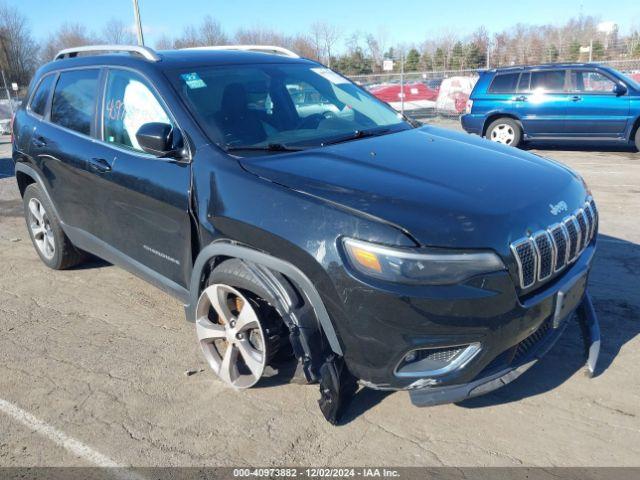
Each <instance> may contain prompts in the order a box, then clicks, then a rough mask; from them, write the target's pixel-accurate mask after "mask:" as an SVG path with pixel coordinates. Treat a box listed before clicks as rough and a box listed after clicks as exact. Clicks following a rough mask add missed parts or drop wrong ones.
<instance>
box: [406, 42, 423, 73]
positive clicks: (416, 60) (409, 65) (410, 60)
mask: <svg viewBox="0 0 640 480" xmlns="http://www.w3.org/2000/svg"><path fill="white" fill-rule="evenodd" d="M419 67H420V52H418V50H416V49H415V48H412V49H411V50H409V53H407V58H406V59H405V62H404V69H405V71H407V72H416V71H418V68H419Z"/></svg>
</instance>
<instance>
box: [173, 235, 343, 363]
mask: <svg viewBox="0 0 640 480" xmlns="http://www.w3.org/2000/svg"><path fill="white" fill-rule="evenodd" d="M220 256H222V257H232V258H239V259H241V260H245V261H247V262H252V263H255V264H257V265H262V266H264V267H266V268H268V269H271V270H273V271H275V272H278V273H280V274H282V275H284V276H285V277H287V278H288V279H289V280H291V281H292V282H293V283H294V284H295V285H296V287H298V289H299V290H300V293H301V294H302V295H304V296H305V299H306V300H307V301H308V302H309V304H310V305H311V307H312V308H313V311H314V313H315V315H316V318H317V319H318V322H319V324H320V327H321V328H322V331H323V333H324V335H325V337H326V339H327V341H328V342H329V346H330V347H331V350H333V352H335V353H336V354H338V355H343V353H342V347H341V345H340V342H339V340H338V336H337V334H336V331H335V329H334V327H333V324H332V323H331V319H330V318H329V313H328V312H327V309H326V308H325V306H324V303H323V301H322V298H321V297H320V294H319V293H318V291H317V290H316V288H315V286H314V285H313V283H312V282H311V280H309V278H308V277H307V276H306V275H305V274H304V273H303V272H302V271H301V270H300V269H299V268H298V267H296V266H295V265H293V264H291V263H289V262H286V261H284V260H281V259H279V258H276V257H273V256H271V255H269V254H267V253H264V252H260V251H258V250H254V249H252V248H249V247H246V246H243V245H239V244H237V243H231V242H228V241H217V242H213V243H211V244H210V245H208V246H206V247H205V248H203V249H202V250H201V251H200V253H199V254H198V257H197V258H196V261H195V264H194V266H193V271H192V273H191V281H190V285H189V303H188V304H187V305H185V311H186V314H187V320H189V321H194V320H195V308H196V305H197V304H198V298H199V296H200V287H201V285H202V276H203V273H204V271H205V267H206V265H207V263H208V262H210V261H211V260H212V259H214V258H216V257H220Z"/></svg>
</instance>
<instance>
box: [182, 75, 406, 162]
mask: <svg viewBox="0 0 640 480" xmlns="http://www.w3.org/2000/svg"><path fill="white" fill-rule="evenodd" d="M172 81H173V82H174V84H176V86H177V87H178V90H179V91H180V94H181V95H182V96H183V98H184V99H185V100H186V103H187V105H188V107H189V108H190V109H191V110H192V112H193V113H194V114H195V117H196V118H197V119H198V121H199V122H200V124H201V125H202V126H203V127H204V129H205V130H206V131H207V133H208V134H209V136H210V137H211V138H212V140H213V141H214V142H216V143H217V144H218V145H220V146H221V147H222V148H225V149H226V150H229V151H231V150H233V151H234V154H235V152H236V151H241V150H243V149H246V152H241V153H242V154H245V153H246V154H247V155H250V154H251V153H249V152H251V151H256V150H261V149H263V150H267V151H276V152H277V151H280V152H282V151H287V150H289V149H290V150H299V149H301V148H308V147H317V146H321V145H325V144H329V143H337V142H339V141H348V140H356V139H358V138H363V137H365V136H370V135H382V134H386V133H392V132H396V131H399V130H406V129H409V128H412V127H411V125H410V124H409V123H407V122H406V121H404V120H403V119H402V116H401V115H399V114H398V113H397V112H396V111H395V110H393V109H392V108H391V107H389V106H388V105H386V104H384V103H382V102H380V101H379V100H377V99H376V98H375V97H373V96H372V95H370V94H369V93H367V92H366V91H364V90H363V89H361V88H360V87H358V86H357V85H355V84H354V83H352V82H351V81H349V80H347V79H346V78H344V77H342V76H340V75H338V74H337V73H335V72H333V71H332V70H329V69H328V68H325V67H322V66H320V65H316V64H295V65H291V64H264V65H247V66H244V65H241V66H238V65H235V66H223V67H202V68H191V69H189V70H182V71H176V72H173V76H172Z"/></svg>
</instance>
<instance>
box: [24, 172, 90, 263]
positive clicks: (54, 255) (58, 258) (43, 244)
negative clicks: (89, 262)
mask: <svg viewBox="0 0 640 480" xmlns="http://www.w3.org/2000/svg"><path fill="white" fill-rule="evenodd" d="M23 202H24V217H25V220H26V222H27V229H28V230H29V236H30V237H31V241H32V242H33V246H34V247H35V249H36V252H38V255H39V256H40V259H41V260H42V261H43V262H44V264H45V265H46V266H48V267H49V268H52V269H54V270H64V269H66V268H71V267H73V266H75V265H78V264H79V263H80V262H82V261H83V260H84V258H85V254H84V252H82V251H80V250H78V249H77V248H76V247H74V246H73V244H72V243H71V240H69V238H68V237H67V235H66V234H65V233H64V231H63V230H62V227H61V226H60V219H59V218H58V217H57V216H56V214H55V213H54V209H53V205H51V202H49V199H48V198H47V196H46V195H45V194H44V192H43V191H42V189H41V188H40V186H39V185H38V184H37V183H32V184H30V185H28V186H27V188H26V189H25V191H24V196H23Z"/></svg>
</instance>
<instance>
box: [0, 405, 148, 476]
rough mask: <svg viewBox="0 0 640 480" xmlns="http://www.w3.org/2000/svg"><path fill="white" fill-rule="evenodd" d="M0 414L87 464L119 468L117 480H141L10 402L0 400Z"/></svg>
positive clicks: (115, 473) (116, 472) (115, 474)
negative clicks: (119, 479) (118, 479)
mask: <svg viewBox="0 0 640 480" xmlns="http://www.w3.org/2000/svg"><path fill="white" fill-rule="evenodd" d="M0 412H2V413H4V414H6V415H8V416H9V417H12V418H13V419H14V420H17V421H18V422H20V423H21V424H23V425H24V426H25V427H27V428H30V429H31V430H33V431H35V432H36V433H38V434H39V435H42V436H43V437H46V438H48V439H49V440H51V441H52V442H53V443H55V444H56V445H58V446H59V447H62V448H64V449H65V450H67V451H68V452H71V453H72V454H74V455H76V456H78V457H80V458H82V459H84V460H86V461H87V462H89V463H91V464H93V465H95V466H96V467H110V468H114V467H116V468H120V469H123V470H114V471H113V475H114V476H115V477H117V478H122V479H131V480H134V479H142V478H144V477H141V476H139V475H137V474H135V473H133V472H130V471H127V470H124V467H123V466H122V465H120V464H118V463H117V462H116V461H115V460H112V459H111V458H109V457H107V456H106V455H103V454H101V453H100V452H97V451H95V450H94V449H93V448H91V447H89V446H87V445H85V444H84V443H82V442H80V441H79V440H76V439H75V438H72V437H70V436H69V435H67V434H66V433H64V432H61V431H60V430H58V429H56V428H55V427H52V426H51V425H49V424H48V423H46V422H43V421H42V420H40V419H39V418H36V417H34V416H33V415H31V414H30V413H29V412H27V411H25V410H23V409H21V408H20V407H18V406H16V405H14V404H13V403H11V402H7V401H6V400H3V399H2V398H0Z"/></svg>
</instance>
